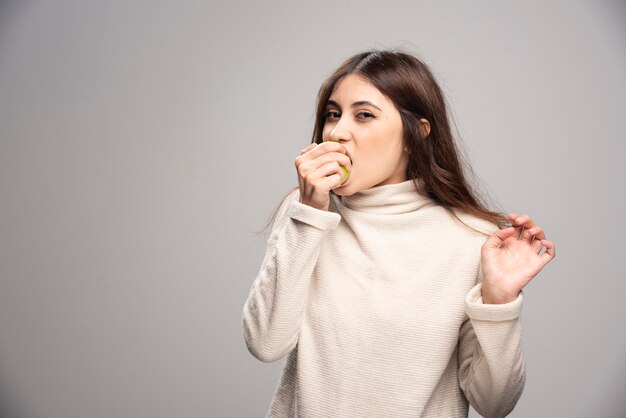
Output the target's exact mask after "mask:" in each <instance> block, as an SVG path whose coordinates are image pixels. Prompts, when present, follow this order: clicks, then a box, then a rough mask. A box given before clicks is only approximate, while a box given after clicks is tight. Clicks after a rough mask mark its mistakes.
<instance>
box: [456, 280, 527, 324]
mask: <svg viewBox="0 0 626 418" xmlns="http://www.w3.org/2000/svg"><path fill="white" fill-rule="evenodd" d="M523 301H524V293H523V292H522V291H521V290H520V292H519V294H518V295H517V298H516V299H515V300H512V301H511V302H508V303H500V304H495V303H494V304H491V303H483V294H482V282H481V283H478V284H477V285H476V286H474V287H473V288H472V290H470V291H469V293H468V294H467V296H466V297H465V306H466V308H467V316H469V317H470V318H471V319H477V320H480V321H510V320H513V319H516V318H518V317H519V316H520V314H521V312H522V302H523Z"/></svg>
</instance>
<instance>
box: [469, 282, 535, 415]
mask: <svg viewBox="0 0 626 418" xmlns="http://www.w3.org/2000/svg"><path fill="white" fill-rule="evenodd" d="M479 274H480V273H479ZM523 298H524V296H523V293H522V292H520V293H519V295H518V297H517V299H515V300H513V301H511V302H509V303H505V304H499V305H498V304H483V301H482V282H481V280H480V279H479V282H478V284H476V286H474V287H473V288H472V289H471V290H470V292H469V293H468V294H467V297H466V300H465V304H466V312H467V316H468V317H467V319H466V320H465V321H464V323H463V325H462V326H461V329H460V333H459V384H460V386H461V389H462V390H463V392H464V393H465V397H466V398H467V399H468V401H469V402H470V404H471V405H472V407H474V409H475V410H476V411H477V412H478V413H479V414H480V415H482V416H484V417H486V418H497V417H505V416H506V415H508V414H509V413H510V412H511V411H512V410H513V408H514V407H515V405H516V404H517V401H518V400H519V398H520V396H521V395H522V391H523V390H524V384H525V381H526V371H525V365H524V358H523V354H522V347H521V318H520V314H521V309H522V302H523Z"/></svg>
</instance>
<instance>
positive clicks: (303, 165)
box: [296, 147, 352, 176]
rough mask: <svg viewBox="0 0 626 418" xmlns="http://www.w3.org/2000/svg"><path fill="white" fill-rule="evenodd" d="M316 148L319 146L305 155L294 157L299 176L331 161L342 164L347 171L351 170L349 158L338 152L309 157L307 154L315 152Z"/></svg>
mask: <svg viewBox="0 0 626 418" xmlns="http://www.w3.org/2000/svg"><path fill="white" fill-rule="evenodd" d="M317 149H319V147H317V148H316V149H314V150H312V151H310V152H309V153H308V154H307V155H303V156H299V157H297V158H296V167H297V169H298V172H299V173H300V175H301V176H305V175H307V174H309V173H310V172H312V171H316V170H319V169H321V168H322V167H323V166H324V165H326V164H328V163H333V162H335V163H337V164H340V165H343V166H344V167H346V169H347V170H348V172H351V171H352V163H351V161H350V158H348V156H346V155H345V154H342V153H340V152H327V153H324V154H322V155H320V156H319V157H317V158H313V159H311V157H310V156H309V155H310V154H313V153H315V152H316V151H317Z"/></svg>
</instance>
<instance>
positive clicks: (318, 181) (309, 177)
mask: <svg viewBox="0 0 626 418" xmlns="http://www.w3.org/2000/svg"><path fill="white" fill-rule="evenodd" d="M346 153H347V150H346V148H345V147H344V146H343V145H341V144H340V143H339V142H336V141H326V142H323V143H321V144H311V145H309V146H308V147H307V148H305V149H303V150H302V151H300V154H299V155H298V156H297V157H296V159H295V165H296V170H297V171H298V184H299V185H300V203H304V204H306V205H309V206H312V207H314V208H317V209H321V210H328V208H329V205H330V195H329V193H330V190H331V189H334V188H336V187H339V186H340V185H341V184H342V183H341V180H342V177H344V171H343V170H342V169H341V166H344V167H346V169H347V170H348V171H349V172H350V171H352V161H350V158H349V157H348V156H347V155H346ZM348 181H349V180H345V183H347V182H348Z"/></svg>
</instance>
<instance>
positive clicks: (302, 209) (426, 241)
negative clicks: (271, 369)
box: [242, 180, 525, 418]
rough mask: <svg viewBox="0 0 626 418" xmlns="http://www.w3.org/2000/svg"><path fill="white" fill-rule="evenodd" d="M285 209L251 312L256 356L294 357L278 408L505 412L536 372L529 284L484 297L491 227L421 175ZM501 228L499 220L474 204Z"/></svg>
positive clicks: (249, 335)
mask: <svg viewBox="0 0 626 418" xmlns="http://www.w3.org/2000/svg"><path fill="white" fill-rule="evenodd" d="M330 196H331V200H330V207H329V211H323V210H319V209H316V208H313V207H311V206H308V205H305V204H302V203H300V202H299V201H298V198H299V190H297V189H296V190H295V191H294V192H292V193H291V194H290V195H289V196H288V197H287V199H285V201H284V203H283V204H282V205H281V207H280V208H279V211H278V213H277V217H276V218H275V219H276V220H275V222H274V224H273V226H272V232H271V234H270V237H269V239H268V241H267V251H266V254H265V258H264V260H263V263H262V265H261V268H260V271H259V274H258V276H257V278H256V279H255V280H254V283H253V284H252V289H251V290H250V293H249V295H248V299H247V300H246V303H245V305H244V309H243V318H242V325H243V333H244V339H245V342H246V345H247V347H248V350H249V351H250V353H252V354H253V355H254V356H255V357H256V358H258V359H259V360H261V361H264V362H273V361H276V360H278V359H281V358H282V357H283V356H285V355H288V357H287V360H286V362H285V364H284V368H283V371H282V375H281V378H280V382H279V384H278V387H277V388H276V391H275V393H274V397H273V400H272V402H271V405H270V407H269V411H268V413H267V416H268V417H294V416H297V417H307V418H308V417H359V418H360V417H445V418H453V417H467V413H468V401H469V403H471V404H472V406H473V407H474V408H475V409H476V411H478V413H480V414H481V415H483V416H485V417H503V416H505V415H507V414H508V413H509V412H510V411H511V410H512V409H513V407H514V406H515V404H516V403H517V400H518V399H519V397H520V395H521V393H522V390H523V387H524V382H525V370H524V360H523V356H522V350H521V341H520V338H521V322H520V313H521V309H522V300H523V293H522V292H520V294H519V295H518V297H517V299H516V300H514V301H512V302H510V303H506V304H501V305H495V304H494V305H490V304H483V303H482V299H481V281H482V272H481V270H480V250H481V246H482V244H483V243H484V242H485V240H486V239H487V237H486V236H485V235H482V234H479V233H477V232H475V231H472V230H471V229H470V228H468V227H467V226H465V225H463V224H461V223H460V222H459V221H458V220H456V219H455V218H454V217H453V216H451V215H450V214H449V213H448V212H447V211H446V210H444V209H443V208H442V207H441V206H439V205H437V204H436V202H434V201H433V200H432V199H430V198H429V197H428V196H427V195H426V194H425V193H424V191H423V183H421V182H420V183H419V189H418V191H416V190H415V188H414V186H413V182H412V181H411V180H407V181H405V182H402V183H396V184H387V185H383V186H376V187H372V188H370V189H367V190H363V191H360V192H357V193H355V194H353V195H351V196H344V197H340V196H337V195H335V194H334V193H331V195H330ZM458 215H459V217H460V218H461V219H463V221H464V222H466V223H469V224H471V225H472V226H474V227H476V228H477V229H479V230H482V231H484V232H486V233H488V234H490V233H492V232H494V231H496V230H497V226H496V225H494V224H491V223H488V222H486V221H484V220H481V219H479V218H476V217H474V216H471V215H467V214H464V213H458Z"/></svg>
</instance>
